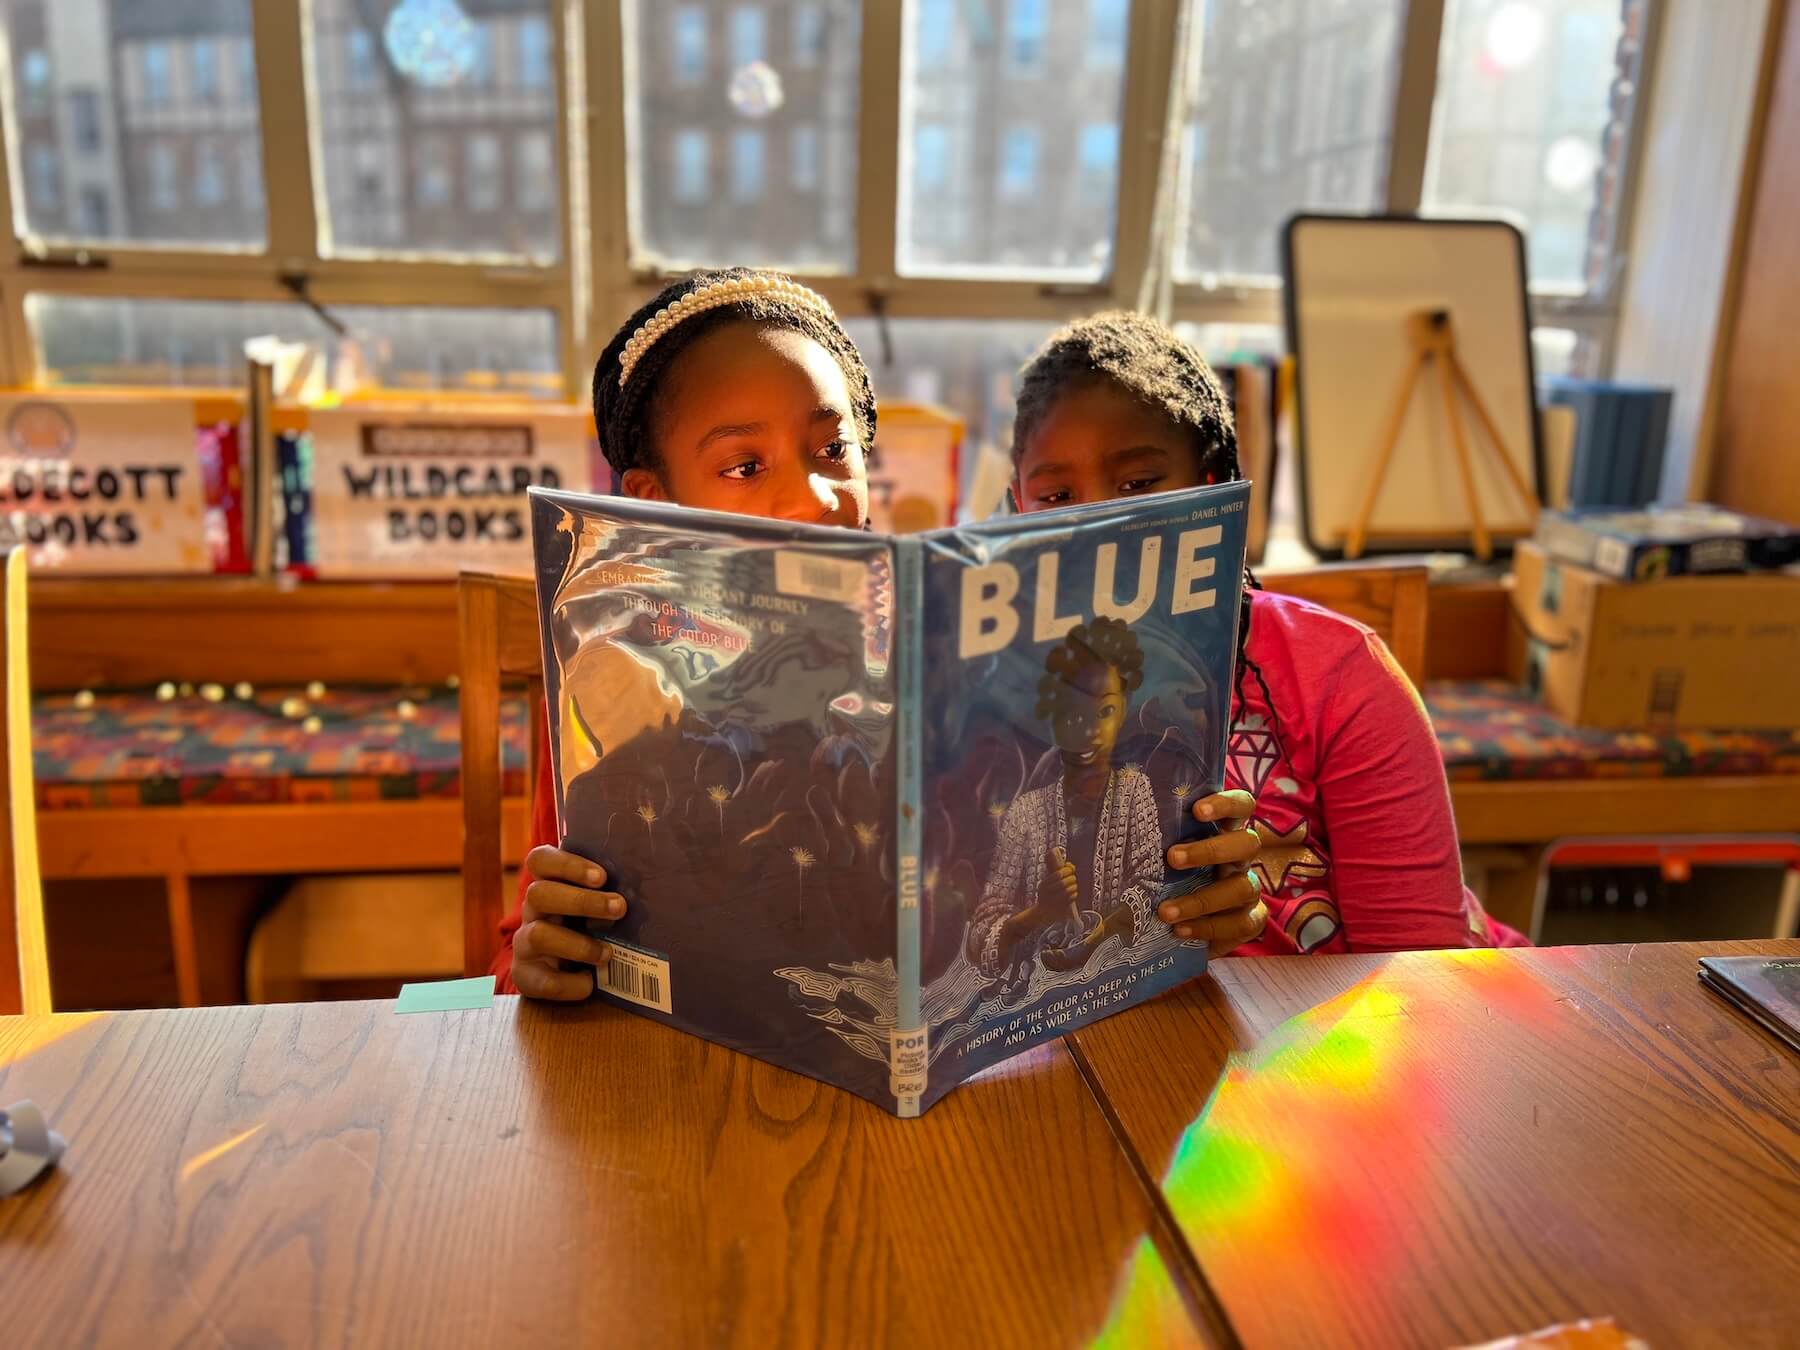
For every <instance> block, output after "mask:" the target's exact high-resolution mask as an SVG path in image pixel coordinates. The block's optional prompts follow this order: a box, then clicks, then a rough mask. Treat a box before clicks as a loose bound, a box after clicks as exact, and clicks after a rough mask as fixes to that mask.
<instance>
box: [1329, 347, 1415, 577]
mask: <svg viewBox="0 0 1800 1350" xmlns="http://www.w3.org/2000/svg"><path fill="white" fill-rule="evenodd" d="M1428 355H1429V353H1428V352H1427V351H1425V349H1424V348H1419V349H1417V350H1415V351H1414V352H1413V359H1412V365H1411V366H1409V367H1408V368H1407V371H1406V376H1405V378H1404V379H1402V380H1401V381H1400V395H1399V397H1398V398H1396V399H1395V400H1394V406H1393V407H1392V408H1391V409H1390V410H1389V412H1388V419H1387V423H1386V425H1385V426H1383V427H1382V430H1381V439H1380V440H1379V441H1378V442H1376V444H1377V445H1379V446H1380V451H1379V453H1378V455H1377V457H1376V460H1375V468H1374V472H1373V473H1371V474H1370V476H1369V486H1368V487H1367V489H1365V490H1364V492H1363V499H1362V505H1361V506H1359V507H1357V509H1356V517H1355V519H1353V520H1352V521H1351V522H1350V533H1349V536H1348V537H1347V538H1346V539H1345V541H1344V556H1345V557H1346V558H1360V557H1362V551H1363V540H1364V539H1365V538H1366V537H1367V535H1368V532H1369V518H1370V517H1371V516H1373V515H1374V514H1375V500H1376V498H1378V497H1380V496H1381V485H1382V483H1383V482H1384V481H1386V479H1387V472H1388V465H1389V464H1390V463H1392V462H1393V458H1394V447H1395V446H1396V445H1398V444H1399V443H1400V423H1401V422H1402V421H1404V420H1405V418H1406V405H1407V404H1409V403H1411V402H1412V396H1413V389H1414V387H1415V386H1416V385H1417V384H1418V382H1419V372H1420V371H1421V370H1423V369H1424V368H1425V361H1426V358H1427V356H1428Z"/></svg>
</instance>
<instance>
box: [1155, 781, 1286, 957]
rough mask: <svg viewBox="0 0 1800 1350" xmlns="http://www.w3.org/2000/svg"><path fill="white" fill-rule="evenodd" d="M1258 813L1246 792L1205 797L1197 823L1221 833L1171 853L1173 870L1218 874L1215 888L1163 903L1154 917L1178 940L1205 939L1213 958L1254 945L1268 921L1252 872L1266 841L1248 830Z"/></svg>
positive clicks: (1179, 846)
mask: <svg viewBox="0 0 1800 1350" xmlns="http://www.w3.org/2000/svg"><path fill="white" fill-rule="evenodd" d="M1255 810H1256V799H1255V798H1254V797H1252V796H1251V795H1250V794H1249V793H1248V792H1242V791H1233V792H1215V793H1214V794H1213V795H1212V796H1210V797H1202V798H1201V799H1200V800H1199V801H1197V802H1195V803H1194V819H1195V820H1200V821H1208V822H1211V823H1214V824H1216V825H1218V827H1219V833H1217V834H1216V835H1214V836H1213V837H1212V838H1211V839H1197V840H1195V841H1194V842H1193V843H1191V844H1177V845H1176V846H1175V847H1174V848H1172V849H1170V850H1169V866H1170V867H1179V868H1192V867H1215V868H1217V869H1218V871H1217V873H1216V874H1215V877H1214V880H1213V882H1212V884H1211V885H1207V886H1202V887H1200V889H1199V890H1197V891H1190V892H1189V893H1188V894H1186V895H1184V896H1181V897H1179V898H1178V899H1175V900H1169V901H1165V902H1164V903H1163V905H1162V907H1161V908H1160V909H1158V910H1157V911H1156V913H1157V917H1158V918H1160V919H1162V920H1163V922H1164V923H1167V924H1169V925H1170V926H1171V927H1173V928H1174V930H1175V936H1176V937H1178V938H1184V939H1195V938H1198V939H1203V940H1204V941H1205V942H1206V944H1207V950H1208V952H1209V953H1210V954H1211V955H1212V956H1215V957H1217V956H1224V955H1225V954H1226V953H1227V952H1230V951H1232V950H1233V949H1235V948H1237V947H1240V946H1242V945H1243V944H1244V943H1246V942H1254V941H1255V940H1256V939H1257V938H1259V937H1261V936H1262V930H1263V925H1264V924H1266V923H1267V922H1268V921H1269V908H1268V906H1267V905H1265V904H1264V903H1263V898H1262V884H1261V881H1260V880H1259V878H1258V877H1257V875H1256V873H1255V872H1253V871H1251V870H1250V865H1251V864H1252V863H1253V862H1255V861H1256V855H1257V853H1258V852H1259V851H1260V850H1261V848H1262V840H1261V839H1260V838H1258V837H1257V833H1256V831H1255V830H1254V829H1252V828H1251V827H1250V816H1251V814H1252V813H1253V812H1254V811H1255Z"/></svg>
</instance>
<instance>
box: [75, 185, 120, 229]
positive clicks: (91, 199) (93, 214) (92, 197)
mask: <svg viewBox="0 0 1800 1350" xmlns="http://www.w3.org/2000/svg"><path fill="white" fill-rule="evenodd" d="M75 233H76V234H78V235H80V236H81V237H82V238H83V239H104V238H106V237H107V236H108V235H109V234H111V233H112V210H111V208H110V207H109V206H108V205H107V201H106V192H105V190H104V189H102V188H97V187H95V186H93V185H92V184H91V183H90V184H89V185H87V186H86V187H84V188H82V189H81V197H80V199H79V201H78V202H77V204H76V212H75Z"/></svg>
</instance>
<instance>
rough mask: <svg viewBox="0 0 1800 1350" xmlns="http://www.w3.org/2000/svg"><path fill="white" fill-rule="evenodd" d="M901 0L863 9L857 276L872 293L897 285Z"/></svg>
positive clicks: (903, 24)
mask: <svg viewBox="0 0 1800 1350" xmlns="http://www.w3.org/2000/svg"><path fill="white" fill-rule="evenodd" d="M904 10H905V6H904V5H903V4H901V3H899V0H890V2H889V3H882V4H872V5H864V6H863V11H862V67H861V68H862V76H861V80H860V102H859V106H858V109H857V173H856V177H857V191H856V264H855V276H856V277H857V278H858V279H859V280H860V281H861V282H862V283H863V284H864V286H865V287H866V288H867V289H872V290H878V291H880V290H887V289H890V288H893V287H895V286H896V285H897V284H898V282H897V278H898V276H899V267H898V266H897V263H896V260H895V249H896V247H897V244H896V241H897V238H898V235H899V228H900V223H899V203H900V165H901V161H902V156H901V154H900V134H901V133H900V129H901V126H902V118H901V109H900V100H901V97H902V95H903V90H902V85H903V74H902V70H901V66H902V59H903V48H904V46H905V39H906V32H905V30H906V24H905V13H904Z"/></svg>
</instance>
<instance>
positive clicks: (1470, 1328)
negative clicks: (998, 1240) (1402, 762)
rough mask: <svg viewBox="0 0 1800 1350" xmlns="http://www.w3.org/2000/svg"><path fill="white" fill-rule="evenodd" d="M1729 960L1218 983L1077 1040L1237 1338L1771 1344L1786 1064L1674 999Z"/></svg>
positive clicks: (1386, 965) (1786, 1304)
mask: <svg viewBox="0 0 1800 1350" xmlns="http://www.w3.org/2000/svg"><path fill="white" fill-rule="evenodd" d="M1750 952H1761V953H1776V952H1779V953H1782V954H1791V955H1797V956H1800V942H1794V941H1789V942H1759V943H1714V944H1707V945H1706V946H1703V947H1702V946H1694V945H1688V944H1670V945H1664V946H1650V945H1639V946H1635V947H1585V948H1561V949H1548V950H1543V951H1525V952H1517V953H1502V952H1467V953H1416V954H1409V955H1403V956H1392V957H1381V956H1354V957H1341V958H1335V959H1327V960H1321V959H1319V958H1316V957H1312V958H1308V957H1295V958H1284V959H1277V960H1260V961H1226V962H1222V963H1220V964H1219V965H1218V966H1217V967H1216V972H1215V976H1214V978H1213V979H1210V980H1203V981H1198V982H1196V983H1194V984H1191V985H1189V986H1187V987H1186V988H1184V989H1182V990H1180V991H1178V992H1177V993H1175V994H1173V995H1171V996H1170V997H1168V998H1165V999H1163V1000H1161V1001H1159V1002H1157V1003H1155V1004H1150V1005H1147V1006H1145V1007H1143V1008H1140V1009H1137V1010H1136V1011H1135V1012H1132V1013H1128V1014H1126V1015H1124V1016H1121V1017H1117V1018H1113V1019H1112V1020H1110V1021H1108V1022H1104V1023H1101V1024H1099V1025H1098V1026H1095V1027H1091V1028H1089V1029H1087V1030H1084V1031H1081V1032H1079V1033H1077V1034H1076V1036H1075V1038H1074V1040H1075V1045H1076V1048H1077V1052H1078V1054H1079V1055H1080V1057H1081V1058H1082V1060H1083V1063H1084V1067H1085V1068H1086V1069H1087V1071H1088V1072H1089V1074H1090V1076H1091V1078H1092V1080H1093V1082H1094V1083H1095V1086H1096V1090H1097V1091H1098V1092H1099V1094H1100V1095H1101V1096H1102V1098H1103V1099H1104V1100H1106V1101H1107V1103H1108V1105H1109V1109H1110V1111H1111V1113H1112V1115H1113V1117H1114V1119H1115V1120H1116V1122H1117V1125H1118V1128H1119V1129H1120V1131H1121V1133H1122V1134H1123V1135H1124V1137H1125V1138H1126V1140H1127V1143H1128V1146H1129V1147H1130V1148H1131V1150H1132V1152H1133V1154H1134V1156H1135V1157H1136V1158H1137V1160H1138V1161H1139V1163H1140V1165H1141V1166H1142V1167H1143V1168H1144V1170H1145V1173H1146V1175H1147V1176H1150V1177H1153V1178H1155V1179H1156V1181H1157V1184H1158V1186H1159V1189H1160V1192H1161V1196H1162V1200H1163V1203H1164V1205H1165V1206H1166V1213H1167V1214H1168V1215H1169V1216H1170V1217H1171V1219H1172V1221H1173V1222H1174V1223H1175V1224H1176V1225H1178V1226H1179V1228H1180V1231H1181V1233H1182V1235H1183V1236H1184V1238H1185V1239H1186V1242H1187V1244H1188V1248H1189V1250H1190V1251H1191V1254H1192V1263H1191V1265H1190V1267H1189V1270H1188V1272H1187V1273H1188V1274H1189V1275H1190V1276H1192V1277H1193V1278H1194V1279H1196V1280H1200V1281H1203V1283H1204V1286H1205V1288H1206V1291H1207V1296H1208V1297H1211V1298H1214V1299H1216V1300H1217V1301H1218V1303H1219V1305H1220V1306H1221V1307H1222V1309H1223V1312H1224V1314H1225V1315H1226V1316H1227V1317H1228V1318H1229V1321H1230V1324H1231V1327H1232V1328H1233V1330H1234V1331H1235V1332H1236V1334H1237V1335H1238V1336H1239V1337H1240V1338H1241V1339H1242V1341H1243V1343H1244V1344H1245V1345H1249V1346H1287V1345H1293V1346H1357V1345H1370V1346H1382V1347H1391V1346H1410V1345H1417V1346H1431V1347H1442V1346H1451V1345H1460V1344H1468V1343H1471V1342H1479V1341H1482V1340H1486V1339H1490V1338H1495V1337H1499V1336H1501V1335H1506V1334H1511V1333H1517V1332H1521V1331H1526V1330H1530V1329H1533V1328H1536V1327H1541V1326H1546V1325H1549V1324H1552V1323H1558V1322H1566V1321H1570V1320H1573V1319H1575V1318H1579V1317H1589V1316H1601V1315H1608V1314H1610V1315H1612V1316H1615V1317H1617V1318H1618V1319H1619V1321H1620V1323H1621V1325H1623V1326H1624V1327H1626V1328H1627V1329H1629V1330H1631V1331H1633V1332H1635V1333H1637V1334H1638V1335H1640V1336H1643V1337H1645V1338H1646V1339H1647V1340H1648V1341H1649V1342H1650V1343H1651V1344H1652V1345H1653V1346H1657V1347H1669V1346H1681V1347H1689V1346H1709V1345H1717V1346H1733V1347H1743V1346H1777V1345H1793V1344H1794V1343H1795V1336H1796V1321H1795V1314H1796V1311H1797V1310H1800V1057H1797V1056H1796V1055H1795V1054H1794V1052H1793V1051H1791V1050H1789V1049H1788V1048H1787V1047H1785V1046H1783V1045H1782V1044H1781V1043H1780V1042H1779V1041H1777V1040H1776V1039H1774V1038H1773V1037H1772V1036H1770V1035H1768V1034H1767V1033H1765V1032H1763V1031H1762V1030H1761V1029H1760V1028H1758V1027H1757V1026H1756V1025H1754V1024H1753V1023H1752V1022H1750V1021H1749V1020H1748V1019H1747V1018H1745V1017H1743V1016H1742V1015H1741V1014H1739V1013H1738V1012H1737V1011H1735V1010H1734V1009H1732V1008H1731V1007H1730V1006H1729V1005H1727V1004H1725V1003H1724V1002H1723V1001H1721V1000H1719V999H1717V998H1715V996H1713V995H1712V994H1710V993H1708V992H1707V991H1705V990H1704V989H1702V988H1701V987H1700V986H1699V984H1698V981H1697V980H1696V978H1695V971H1696V961H1697V959H1698V957H1699V956H1700V955H1702V954H1709V953H1717V954H1729V953H1750Z"/></svg>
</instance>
